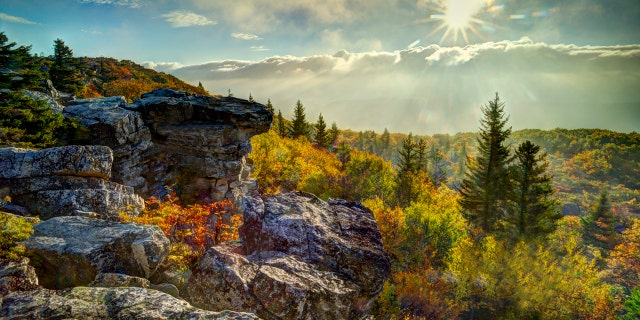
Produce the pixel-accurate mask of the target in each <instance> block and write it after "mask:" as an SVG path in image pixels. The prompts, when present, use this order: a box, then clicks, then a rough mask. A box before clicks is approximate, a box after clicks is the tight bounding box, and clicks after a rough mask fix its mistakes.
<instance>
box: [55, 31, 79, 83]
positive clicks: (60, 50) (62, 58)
mask: <svg viewBox="0 0 640 320" xmlns="http://www.w3.org/2000/svg"><path fill="white" fill-rule="evenodd" d="M53 51H54V53H53V65H52V66H51V69H50V70H49V75H50V76H51V81H52V82H53V85H54V86H55V87H56V88H57V89H58V90H61V91H63V92H67V93H71V94H75V93H76V92H77V91H78V90H79V89H80V88H81V87H82V79H81V76H80V72H79V70H78V68H76V67H77V66H76V65H75V63H74V59H73V50H71V49H70V48H69V47H68V46H67V45H66V44H65V43H64V41H62V39H56V40H55V41H54V46H53Z"/></svg>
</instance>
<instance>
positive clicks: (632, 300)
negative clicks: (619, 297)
mask: <svg viewBox="0 0 640 320" xmlns="http://www.w3.org/2000/svg"><path fill="white" fill-rule="evenodd" d="M624 311H625V312H626V313H625V314H624V315H622V316H621V317H620V318H621V319H623V320H627V319H628V320H631V319H640V287H637V288H635V289H634V290H633V291H632V292H631V295H630V296H629V298H628V299H627V300H626V301H625V302H624Z"/></svg>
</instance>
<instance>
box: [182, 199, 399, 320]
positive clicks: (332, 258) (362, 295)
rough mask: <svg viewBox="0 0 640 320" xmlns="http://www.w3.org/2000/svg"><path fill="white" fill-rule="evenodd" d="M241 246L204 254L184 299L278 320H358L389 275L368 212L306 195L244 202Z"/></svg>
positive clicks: (379, 241)
mask: <svg viewBox="0 0 640 320" xmlns="http://www.w3.org/2000/svg"><path fill="white" fill-rule="evenodd" d="M244 207H245V212H244V224H243V226H242V227H241V229H240V237H241V239H242V243H226V244H223V245H220V246H216V247H213V248H210V249H209V250H208V251H207V252H206V253H205V255H204V256H203V257H202V258H201V259H200V261H199V262H198V264H197V266H196V267H194V268H193V270H192V275H191V278H190V280H189V295H190V301H191V302H192V303H193V304H194V305H195V306H198V307H201V308H205V309H210V310H216V309H230V310H248V311H251V312H255V313H256V314H257V315H258V316H261V317H265V318H277V319H345V318H353V319H357V318H363V317H365V316H366V315H367V314H368V312H369V311H370V309H371V307H372V305H373V301H374V300H375V298H376V297H377V295H378V294H379V293H380V291H381V290H382V286H383V284H384V282H385V281H386V279H387V278H388V277H389V275H390V272H391V265H390V261H389V258H388V256H387V254H386V253H385V251H384V249H383V247H382V239H381V236H380V232H379V230H378V227H377V224H376V222H375V219H374V218H373V214H372V213H371V211H370V210H368V209H366V208H365V207H363V206H361V205H360V204H358V203H354V202H346V201H342V200H333V201H329V202H328V203H327V202H324V201H322V200H320V199H318V198H316V197H315V196H313V195H310V194H306V193H287V194H280V195H272V196H263V197H248V198H247V199H246V200H245V206H244Z"/></svg>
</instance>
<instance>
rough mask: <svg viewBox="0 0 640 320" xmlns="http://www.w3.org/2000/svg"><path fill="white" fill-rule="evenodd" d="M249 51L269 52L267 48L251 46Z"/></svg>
mask: <svg viewBox="0 0 640 320" xmlns="http://www.w3.org/2000/svg"><path fill="white" fill-rule="evenodd" d="M249 49H251V51H269V48H267V47H265V46H251V47H249Z"/></svg>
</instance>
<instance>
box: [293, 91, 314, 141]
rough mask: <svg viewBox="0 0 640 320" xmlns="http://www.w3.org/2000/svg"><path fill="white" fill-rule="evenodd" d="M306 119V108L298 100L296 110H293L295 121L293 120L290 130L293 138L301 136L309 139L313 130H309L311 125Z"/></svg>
mask: <svg viewBox="0 0 640 320" xmlns="http://www.w3.org/2000/svg"><path fill="white" fill-rule="evenodd" d="M306 117H307V116H306V114H305V111H304V106H303V105H302V103H301V102H300V100H298V102H297V103H296V108H295V109H294V110H293V119H291V127H290V129H289V133H290V135H291V137H292V138H297V137H300V136H302V137H306V138H309V136H310V134H311V130H309V123H308V122H307V119H306Z"/></svg>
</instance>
